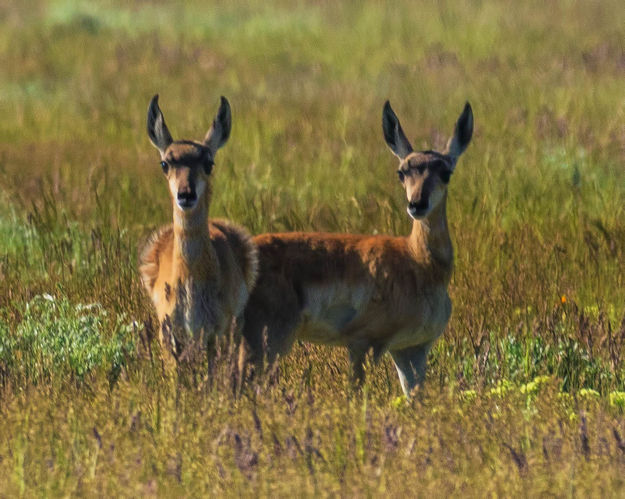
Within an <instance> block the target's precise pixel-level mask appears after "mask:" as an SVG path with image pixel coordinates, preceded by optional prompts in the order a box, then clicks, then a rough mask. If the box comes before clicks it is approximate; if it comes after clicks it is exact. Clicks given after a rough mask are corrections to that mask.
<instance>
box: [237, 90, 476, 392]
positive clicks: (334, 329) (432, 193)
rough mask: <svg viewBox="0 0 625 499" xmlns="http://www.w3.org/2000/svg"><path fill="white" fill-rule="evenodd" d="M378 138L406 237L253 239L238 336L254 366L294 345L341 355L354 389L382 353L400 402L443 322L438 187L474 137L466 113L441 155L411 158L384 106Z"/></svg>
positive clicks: (444, 236) (442, 215) (442, 204)
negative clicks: (407, 224)
mask: <svg viewBox="0 0 625 499" xmlns="http://www.w3.org/2000/svg"><path fill="white" fill-rule="evenodd" d="M382 125H383V131H384V138H385V139H386V143H387V144H388V146H389V147H390V148H391V150H392V151H393V153H394V154H395V155H396V156H397V157H398V158H399V169H398V171H397V174H398V176H399V180H400V182H401V184H402V186H403V187H404V189H405V191H406V197H407V199H408V206H407V211H408V215H410V217H411V218H412V231H411V233H410V235H409V236H408V237H389V236H367V235H353V234H326V233H302V232H295V233H282V234H262V235H259V236H257V237H255V238H254V242H255V243H256V245H257V247H258V252H259V262H260V267H259V275H258V281H257V284H256V287H255V288H254V291H253V292H252V294H251V295H250V299H249V301H248V304H247V307H246V309H245V314H244V319H245V320H244V326H243V334H244V336H245V338H246V340H247V342H248V344H249V346H250V348H251V350H252V354H253V355H254V356H255V357H256V358H257V360H258V359H261V358H262V357H263V356H266V357H267V358H268V359H269V360H270V361H272V360H274V359H275V357H276V355H279V354H285V353H286V352H288V350H289V349H290V348H291V346H292V344H293V343H294V342H295V340H305V341H310V342H315V343H322V344H326V345H342V346H346V347H347V348H348V351H349V355H350V360H351V363H352V367H353V371H354V376H355V378H356V379H357V380H359V381H361V380H362V378H363V375H364V372H363V371H364V370H363V363H364V361H365V359H366V355H367V352H368V351H369V350H373V356H374V360H377V359H379V358H380V356H381V355H382V354H383V353H384V352H390V354H391V356H392V358H393V361H394V363H395V367H396V368H397V373H398V374H399V379H400V382H401V386H402V389H403V391H404V393H405V394H406V395H409V394H410V392H411V391H412V390H413V388H415V387H416V386H417V385H419V384H420V383H421V382H422V381H423V379H424V376H425V366H426V360H427V355H428V352H429V350H430V348H431V346H432V344H433V343H434V342H435V341H436V339H437V338H438V337H439V336H440V335H441V334H442V333H443V331H444V329H445V327H446V325H447V321H448V320H449V316H450V314H451V301H450V299H449V296H448V294H447V287H448V284H449V280H450V278H451V273H452V268H453V247H452V244H451V240H450V237H449V229H448V226H447V215H446V204H447V184H448V182H449V179H450V176H451V174H452V173H453V171H454V168H455V167H456V163H457V161H458V157H459V156H460V155H461V154H462V152H463V151H464V150H465V149H466V147H467V146H468V145H469V142H470V141H471V136H472V134H473V113H472V111H471V106H470V105H469V104H468V103H467V104H466V106H465V108H464V111H463V112H462V114H461V115H460V118H459V119H458V121H457V123H456V126H455V130H454V134H453V136H452V137H451V138H450V139H449V142H448V143H447V147H446V148H445V150H444V151H443V152H442V153H440V152H435V151H422V152H415V151H413V149H412V146H411V145H410V143H409V142H408V140H407V138H406V136H405V135H404V132H403V130H402V128H401V125H400V123H399V120H398V119H397V116H396V115H395V113H394V112H393V110H392V108H391V106H390V104H389V103H388V102H386V104H385V105H384V111H383V115H382Z"/></svg>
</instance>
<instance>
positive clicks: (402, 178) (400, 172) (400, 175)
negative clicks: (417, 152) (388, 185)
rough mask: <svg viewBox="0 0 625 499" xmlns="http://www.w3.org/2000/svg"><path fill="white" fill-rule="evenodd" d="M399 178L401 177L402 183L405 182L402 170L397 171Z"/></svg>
mask: <svg viewBox="0 0 625 499" xmlns="http://www.w3.org/2000/svg"><path fill="white" fill-rule="evenodd" d="M397 176H398V177H399V181H400V182H403V181H404V172H402V171H401V170H397Z"/></svg>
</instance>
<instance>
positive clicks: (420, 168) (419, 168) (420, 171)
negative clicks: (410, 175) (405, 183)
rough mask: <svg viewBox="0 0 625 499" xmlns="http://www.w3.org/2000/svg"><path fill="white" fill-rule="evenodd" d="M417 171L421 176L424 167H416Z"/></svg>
mask: <svg viewBox="0 0 625 499" xmlns="http://www.w3.org/2000/svg"><path fill="white" fill-rule="evenodd" d="M417 171H418V172H419V175H423V172H424V171H425V165H419V166H417Z"/></svg>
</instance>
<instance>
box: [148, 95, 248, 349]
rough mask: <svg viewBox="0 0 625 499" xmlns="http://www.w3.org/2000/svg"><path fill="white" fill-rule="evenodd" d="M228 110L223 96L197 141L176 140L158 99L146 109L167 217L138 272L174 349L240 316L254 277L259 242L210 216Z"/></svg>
mask: <svg viewBox="0 0 625 499" xmlns="http://www.w3.org/2000/svg"><path fill="white" fill-rule="evenodd" d="M231 123H232V119H231V113H230V105H229V104H228V101H227V100H226V99H225V98H224V97H222V98H221V106H220V107H219V112H218V113H217V116H216V117H215V120H214V121H213V124H212V126H211V128H210V129H209V131H208V133H207V134H206V137H204V140H203V141H202V142H195V141H188V140H180V141H178V140H177V141H174V140H173V139H172V137H171V135H170V133H169V130H168V129H167V126H166V125H165V120H164V118H163V114H162V113H161V110H160V108H159V107H158V95H155V96H154V97H153V98H152V101H151V102H150V106H149V109H148V123H147V125H148V135H149V137H150V140H151V141H152V144H154V146H156V148H157V149H158V150H159V152H160V154H161V163H160V166H161V168H162V170H163V172H164V173H165V177H166V178H167V183H168V185H169V195H170V197H171V203H172V210H173V225H168V226H166V227H163V228H161V229H160V230H159V231H157V232H155V233H154V234H153V235H152V237H151V238H150V241H149V242H148V244H147V245H146V246H145V248H144V249H143V251H142V253H141V256H140V272H141V277H142V280H143V283H144V285H145V287H146V289H147V290H148V293H149V295H150V297H151V298H152V301H153V302H154V306H155V307H156V313H157V315H158V319H159V321H160V324H161V335H160V337H161V341H163V340H165V341H167V339H168V338H169V340H171V342H172V345H164V346H165V347H166V348H167V349H169V347H170V346H173V347H174V350H175V351H177V353H180V352H181V351H182V349H183V348H184V347H185V344H186V343H188V341H187V340H189V339H191V338H192V339H194V340H195V341H202V342H203V343H204V345H206V342H207V341H208V340H209V339H210V338H211V337H212V336H213V335H221V334H223V333H224V332H225V331H226V330H227V328H228V327H230V326H231V325H232V321H233V319H236V318H238V317H239V316H240V315H241V314H242V311H243V307H244V306H245V303H246V302H247V299H248V296H249V293H250V291H251V290H252V288H253V286H254V282H255V280H256V273H257V267H258V263H257V262H258V260H257V250H256V247H255V245H254V243H253V242H252V240H251V237H250V236H249V234H248V233H247V231H245V230H244V229H242V228H241V227H238V226H236V225H234V224H231V223H230V222H227V221H225V220H212V219H211V220H208V208H209V205H210V200H211V173H212V171H213V166H214V160H215V154H216V153H217V150H218V149H219V148H220V147H221V146H223V145H224V144H225V143H226V141H227V140H228V137H229V135H230V129H231Z"/></svg>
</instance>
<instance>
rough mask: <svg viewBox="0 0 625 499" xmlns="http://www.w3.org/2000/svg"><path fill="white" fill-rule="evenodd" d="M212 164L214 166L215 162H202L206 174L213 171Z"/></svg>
mask: <svg viewBox="0 0 625 499" xmlns="http://www.w3.org/2000/svg"><path fill="white" fill-rule="evenodd" d="M213 166H215V163H213V162H212V161H208V160H207V161H205V162H204V173H206V175H210V174H211V172H212V171H213Z"/></svg>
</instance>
